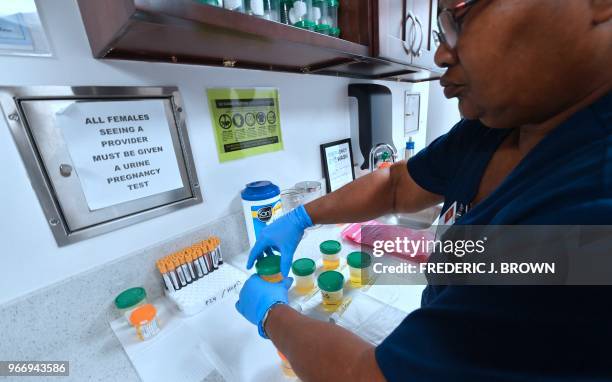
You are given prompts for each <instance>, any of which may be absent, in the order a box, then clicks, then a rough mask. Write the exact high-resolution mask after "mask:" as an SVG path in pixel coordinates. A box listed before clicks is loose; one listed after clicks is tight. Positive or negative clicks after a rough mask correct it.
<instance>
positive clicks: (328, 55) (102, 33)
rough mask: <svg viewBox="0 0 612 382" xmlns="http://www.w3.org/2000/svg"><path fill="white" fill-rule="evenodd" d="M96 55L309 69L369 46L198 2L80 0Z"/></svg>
mask: <svg viewBox="0 0 612 382" xmlns="http://www.w3.org/2000/svg"><path fill="white" fill-rule="evenodd" d="M78 2H79V7H80V9H81V14H82V17H83V20H84V22H85V28H86V30H87V34H88V36H89V41H90V45H91V48H92V52H93V54H94V56H95V57H97V58H115V59H130V60H145V61H167V62H179V63H190V64H204V65H222V66H233V67H244V68H256V69H268V70H280V71H292V72H309V71H316V70H319V69H321V68H323V67H327V66H331V65H338V64H342V63H348V62H352V61H354V60H359V59H363V58H365V57H367V56H368V55H369V47H368V46H366V45H362V44H356V43H353V42H350V41H346V40H342V39H339V38H334V37H330V36H325V35H322V34H319V33H315V32H310V31H307V30H303V29H299V28H296V27H293V26H288V25H284V24H280V23H275V22H271V21H268V20H263V19H260V18H257V17H252V16H248V15H245V14H242V13H238V12H232V11H229V10H226V9H222V8H217V7H213V6H209V5H203V4H200V3H197V2H195V1H193V0H171V1H168V0H108V1H100V0H78Z"/></svg>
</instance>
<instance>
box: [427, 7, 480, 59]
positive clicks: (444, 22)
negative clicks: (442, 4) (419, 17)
mask: <svg viewBox="0 0 612 382" xmlns="http://www.w3.org/2000/svg"><path fill="white" fill-rule="evenodd" d="M477 1H478V0H464V1H461V2H460V3H459V4H456V5H453V6H452V7H447V8H442V10H441V11H440V14H439V15H438V28H439V29H440V31H439V32H438V31H434V42H435V43H436V46H439V45H440V44H441V43H446V45H448V47H449V48H451V49H454V48H455V47H456V46H457V40H458V39H459V32H460V31H461V19H463V18H464V17H465V15H466V13H467V12H465V13H464V14H463V15H462V16H461V17H460V18H459V19H458V18H457V17H455V14H456V13H457V11H460V10H462V9H466V8H468V7H471V6H472V5H474V3H476V2H477Z"/></svg>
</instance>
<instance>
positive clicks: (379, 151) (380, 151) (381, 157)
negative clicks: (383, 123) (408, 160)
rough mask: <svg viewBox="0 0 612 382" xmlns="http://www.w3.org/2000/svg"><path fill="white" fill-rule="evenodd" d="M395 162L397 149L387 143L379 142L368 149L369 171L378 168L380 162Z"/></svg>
mask: <svg viewBox="0 0 612 382" xmlns="http://www.w3.org/2000/svg"><path fill="white" fill-rule="evenodd" d="M389 159H390V162H391V163H395V161H396V160H397V150H395V148H394V147H393V146H391V145H390V144H388V143H379V144H377V145H376V146H374V147H372V150H370V172H372V171H374V170H375V169H377V168H378V164H379V163H381V162H389Z"/></svg>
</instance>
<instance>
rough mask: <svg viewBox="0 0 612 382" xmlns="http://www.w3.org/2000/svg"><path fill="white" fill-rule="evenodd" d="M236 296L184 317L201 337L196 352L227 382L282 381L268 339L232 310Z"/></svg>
mask: <svg viewBox="0 0 612 382" xmlns="http://www.w3.org/2000/svg"><path fill="white" fill-rule="evenodd" d="M236 301H237V298H226V299H224V300H223V301H220V302H219V303H218V304H216V305H215V308H214V309H212V310H207V311H206V312H204V313H203V314H198V315H197V316H193V317H189V318H187V319H186V321H187V323H188V325H189V326H190V327H191V331H192V333H193V334H194V335H197V336H198V337H200V338H202V340H203V341H202V342H201V344H200V354H203V355H204V357H205V358H206V359H207V361H208V362H209V363H210V364H211V365H213V367H215V368H216V369H217V371H218V372H219V374H221V375H222V376H223V378H224V379H225V380H226V381H227V382H259V381H266V382H276V381H278V382H286V381H287V378H286V377H284V375H283V372H282V370H281V360H280V358H279V356H278V354H277V353H276V349H275V347H274V345H273V344H272V342H271V341H268V340H264V339H263V338H261V337H260V336H259V334H258V333H257V329H256V328H255V326H253V324H251V323H250V322H248V321H247V320H245V319H244V318H243V317H242V316H241V315H240V314H239V313H238V311H236V308H235V306H234V305H235V303H236Z"/></svg>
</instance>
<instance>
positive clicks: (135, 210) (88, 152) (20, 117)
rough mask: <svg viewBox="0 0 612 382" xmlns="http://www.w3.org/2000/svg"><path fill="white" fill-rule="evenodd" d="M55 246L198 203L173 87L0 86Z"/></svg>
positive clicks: (1, 99)
mask: <svg viewBox="0 0 612 382" xmlns="http://www.w3.org/2000/svg"><path fill="white" fill-rule="evenodd" d="M0 102H1V104H2V108H3V111H4V113H5V116H6V119H7V122H8V125H9V127H10V129H11V132H12V134H13V137H14V139H15V142H16V144H17V146H18V148H19V151H20V154H21V156H22V159H23V161H24V163H25V165H26V168H27V170H28V174H29V176H30V179H31V182H32V185H33V187H34V189H35V191H36V194H37V196H38V198H39V201H40V203H41V206H42V207H43V210H44V212H45V215H46V217H47V220H48V223H49V225H50V227H51V230H52V231H53V234H54V236H55V239H56V241H57V243H58V245H66V244H70V243H73V242H76V241H79V240H83V239H86V238H89V237H93V236H96V235H99V234H102V233H105V232H109V231H112V230H115V229H118V228H121V227H125V226H127V225H131V224H134V223H136V222H139V221H142V220H145V219H149V218H152V217H154V216H159V215H162V214H165V213H168V212H171V211H174V210H177V209H179V208H183V207H187V206H190V205H193V204H196V203H199V202H201V201H202V197H201V191H200V185H199V184H198V180H197V175H196V171H195V166H194V163H193V158H192V155H191V149H190V145H189V139H188V136H187V130H186V127H185V121H184V116H183V115H184V109H183V107H182V101H181V98H180V94H179V92H178V89H177V88H174V87H35V88H0Z"/></svg>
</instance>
